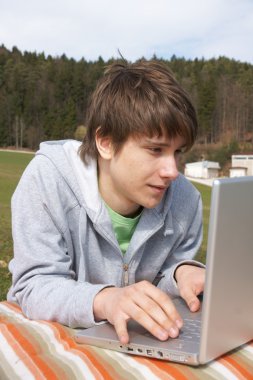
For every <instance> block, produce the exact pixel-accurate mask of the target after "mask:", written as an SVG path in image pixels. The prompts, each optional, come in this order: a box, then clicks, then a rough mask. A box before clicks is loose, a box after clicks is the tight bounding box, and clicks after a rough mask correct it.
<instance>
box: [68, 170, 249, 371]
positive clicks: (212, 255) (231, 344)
mask: <svg viewBox="0 0 253 380" xmlns="http://www.w3.org/2000/svg"><path fill="white" fill-rule="evenodd" d="M206 268H207V277H206V283H205V290H204V295H203V302H202V306H201V310H200V311H199V312H197V313H191V312H190V311H189V310H188V308H187V306H186V305H185V303H184V301H183V300H182V299H181V298H177V299H174V302H175V304H176V307H177V309H178V311H179V312H180V314H181V316H182V317H183V319H184V326H183V328H182V330H181V332H180V334H179V337H178V338H176V339H171V338H170V339H169V340H167V341H165V342H161V341H159V340H158V339H156V338H155V337H153V336H152V335H151V334H150V333H149V332H148V331H147V330H145V329H144V328H143V327H141V326H140V325H138V324H137V323H136V322H133V321H130V322H129V324H128V329H129V333H130V343H129V344H127V345H122V344H121V343H120V342H119V340H118V338H117V335H116V333H115V331H114V328H113V326H112V325H110V324H109V323H105V324H102V325H97V326H95V327H92V328H89V329H82V330H77V331H76V336H75V339H76V341H77V342H79V343H85V344H89V345H94V346H98V347H103V348H107V349H112V350H117V351H120V352H124V353H128V354H134V355H142V356H148V357H153V358H158V359H163V360H169V361H175V362H180V363H186V364H190V365H199V364H204V363H207V362H209V361H210V360H212V359H215V358H217V357H219V356H220V355H222V354H224V353H226V352H228V351H230V350H232V349H234V348H236V347H238V346H240V345H242V344H244V343H246V342H248V341H250V340H251V339H253V296H252V293H253V176H252V177H238V178H227V179H217V180H215V181H214V182H213V189H212V199H211V209H210V221H209V231H208V245H207V259H206Z"/></svg>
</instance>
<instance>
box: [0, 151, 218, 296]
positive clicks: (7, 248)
mask: <svg viewBox="0 0 253 380" xmlns="http://www.w3.org/2000/svg"><path fill="white" fill-rule="evenodd" d="M32 157H33V155H32V154H25V153H16V152H4V151H0V301H1V300H4V299H6V294H7V291H8V289H9V287H10V284H11V275H10V273H9V271H8V267H7V265H8V263H9V261H10V259H11V258H12V254H13V246H12V236H11V210H10V200H11V196H12V194H13V192H14V190H15V187H16V186H17V183H18V181H19V178H20V176H21V174H22V172H23V171H24V169H25V167H26V166H27V164H28V163H29V161H30V160H31V159H32ZM194 185H195V186H196V187H197V189H198V190H199V191H200V192H201V195H202V199H203V206H204V210H203V224H204V237H203V243H202V246H201V249H200V251H199V252H198V254H197V260H199V261H201V262H203V263H204V262H205V256H206V246H207V229H208V220H209V210H210V196H211V188H209V187H207V186H204V185H200V184H195V183H194Z"/></svg>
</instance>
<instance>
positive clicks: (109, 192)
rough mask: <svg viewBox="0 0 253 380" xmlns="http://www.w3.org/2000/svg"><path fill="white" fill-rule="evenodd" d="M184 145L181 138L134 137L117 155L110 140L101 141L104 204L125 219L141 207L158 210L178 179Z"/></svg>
mask: <svg viewBox="0 0 253 380" xmlns="http://www.w3.org/2000/svg"><path fill="white" fill-rule="evenodd" d="M99 140H100V141H99ZM184 145H185V143H184V140H183V138H182V137H180V136H178V137H176V138H175V139H173V140H168V138H166V137H165V136H163V137H152V138H149V137H145V136H143V138H141V139H134V138H132V137H130V138H128V140H127V141H126V142H125V143H124V145H123V146H122V148H121V150H120V151H119V152H118V153H116V154H115V153H114V150H113V148H112V145H111V143H110V139H109V138H104V139H103V138H101V139H99V138H98V139H97V146H98V150H99V151H100V157H99V160H98V164H99V189H100V193H101V196H102V198H103V199H104V201H105V202H106V203H107V204H108V205H109V206H110V207H111V208H112V209H113V210H114V211H116V212H118V213H119V214H122V215H125V216H127V215H133V214H134V213H136V212H137V210H138V209H139V208H140V206H143V207H146V208H153V207H156V206H157V205H158V204H159V203H160V201H161V199H162V197H163V196H164V194H165V191H166V189H167V188H168V187H169V186H170V184H171V182H172V181H174V180H175V179H176V178H177V176H178V169H177V164H178V158H179V156H180V153H181V152H182V150H183V148H184Z"/></svg>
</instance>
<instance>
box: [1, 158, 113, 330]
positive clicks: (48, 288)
mask: <svg viewBox="0 0 253 380" xmlns="http://www.w3.org/2000/svg"><path fill="white" fill-rule="evenodd" d="M45 177H46V181H45V180H44V179H45ZM66 189H67V185H66V183H64V181H63V180H62V178H60V175H59V173H58V171H57V169H56V168H55V167H54V165H53V164H52V163H51V162H50V161H49V160H48V159H47V158H45V157H43V156H37V157H35V159H34V160H32V162H31V163H30V165H29V166H28V168H27V169H26V171H25V172H24V174H23V176H22V178H21V180H20V183H19V185H18V187H17V189H16V191H15V193H14V195H13V197H12V231H13V241H14V259H13V260H12V261H11V262H10V265H9V268H10V271H11V272H12V275H13V277H12V287H11V289H10V291H9V293H8V300H9V301H14V302H17V303H18V304H19V305H20V306H21V308H22V311H23V312H24V314H25V315H26V316H27V317H28V318H30V319H44V320H51V321H57V322H60V323H62V324H64V325H68V326H70V327H89V326H92V325H94V324H95V321H94V316H93V300H94V297H95V295H96V294H97V293H98V292H99V291H100V290H102V289H103V288H105V287H107V286H110V285H111V284H96V285H93V284H90V283H87V282H79V281H76V274H75V272H74V271H73V270H72V262H71V257H70V255H69V254H68V252H67V244H66V239H65V236H66V234H65V232H66V230H67V229H68V226H67V225H66V224H64V223H67V221H66V218H64V214H65V213H66V212H68V210H66V209H64V207H65V205H64V191H66ZM68 191H70V190H68ZM61 196H62V198H63V200H62V199H60V197H61ZM76 204H77V200H76V199H75V198H74V197H73V204H72V205H71V207H75V206H76ZM68 207H69V206H68ZM57 214H58V215H59V214H62V215H60V217H58V216H57ZM59 220H61V221H62V224H59V222H58V221H59Z"/></svg>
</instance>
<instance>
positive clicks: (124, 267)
mask: <svg viewBox="0 0 253 380" xmlns="http://www.w3.org/2000/svg"><path fill="white" fill-rule="evenodd" d="M123 270H124V286H128V284H129V276H128V264H123Z"/></svg>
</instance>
